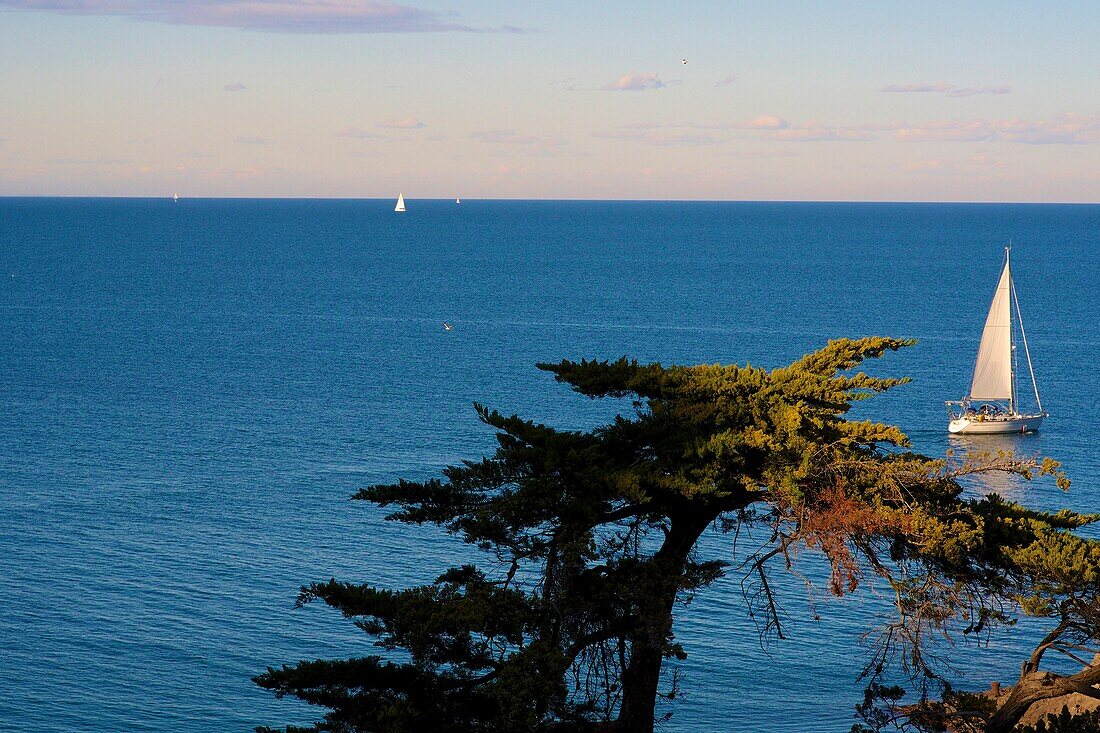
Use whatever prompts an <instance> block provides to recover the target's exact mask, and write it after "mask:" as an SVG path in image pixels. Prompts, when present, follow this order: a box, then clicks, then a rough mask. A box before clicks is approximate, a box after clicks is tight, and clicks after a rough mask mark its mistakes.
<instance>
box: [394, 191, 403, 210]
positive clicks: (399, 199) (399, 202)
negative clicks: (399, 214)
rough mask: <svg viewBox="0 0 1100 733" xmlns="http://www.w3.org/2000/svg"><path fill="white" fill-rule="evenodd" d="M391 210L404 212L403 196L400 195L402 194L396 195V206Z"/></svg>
mask: <svg viewBox="0 0 1100 733" xmlns="http://www.w3.org/2000/svg"><path fill="white" fill-rule="evenodd" d="M393 210H394V211H404V210H405V194H402V193H399V194H397V206H395V207H393Z"/></svg>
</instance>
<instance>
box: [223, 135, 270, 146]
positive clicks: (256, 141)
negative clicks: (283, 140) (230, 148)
mask: <svg viewBox="0 0 1100 733" xmlns="http://www.w3.org/2000/svg"><path fill="white" fill-rule="evenodd" d="M233 142H235V143H240V144H241V145H271V144H272V143H274V142H275V141H274V140H272V139H271V138H269V137H238V138H237V139H235V140H234V141H233Z"/></svg>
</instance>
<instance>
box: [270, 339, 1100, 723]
mask: <svg viewBox="0 0 1100 733" xmlns="http://www.w3.org/2000/svg"><path fill="white" fill-rule="evenodd" d="M911 343H912V342H911V341H907V340H900V339H890V338H864V339H858V340H848V339H841V340H836V341H831V342H830V343H829V344H828V345H827V346H826V347H825V348H823V349H821V350H819V351H816V352H814V353H811V354H808V355H806V356H804V357H803V358H802V359H799V360H798V361H796V362H794V363H793V364H791V365H790V366H787V367H783V368H780V369H774V370H770V371H768V370H764V369H760V368H756V367H751V366H722V365H701V366H688V367H681V366H672V367H664V366H661V365H659V364H648V365H642V364H638V363H637V362H634V361H628V360H626V359H621V360H619V361H616V362H594V361H581V362H569V361H563V362H561V363H560V364H542V365H539V366H540V368H541V369H544V370H546V371H548V372H551V373H553V374H554V375H555V377H556V378H557V380H558V381H560V382H564V383H566V384H568V385H570V386H572V388H573V389H574V390H575V391H577V392H579V393H581V394H583V395H587V396H589V397H594V398H599V397H630V398H632V399H633V401H634V402H633V404H634V410H633V412H632V414H627V415H620V416H619V417H617V418H615V419H614V420H613V421H611V422H610V423H608V424H606V425H602V426H600V427H597V428H595V429H593V430H590V431H562V430H555V429H554V428H551V427H548V426H545V425H540V424H537V423H534V422H530V421H526V420H522V419H520V418H519V417H516V416H511V417H506V416H503V415H501V414H499V413H497V412H495V411H492V410H489V409H487V408H485V407H482V406H480V405H479V406H477V411H478V414H479V416H480V418H481V419H482V420H483V421H484V422H485V423H486V424H487V425H489V426H491V427H492V428H493V429H495V431H496V435H497V441H498V447H497V449H496V452H495V453H494V454H493V455H492V456H490V457H487V458H484V459H482V460H479V461H467V462H464V463H463V464H461V465H458V466H451V467H449V468H447V469H445V470H444V471H443V476H442V478H441V479H434V480H430V481H426V482H408V481H400V482H399V483H396V484H387V485H379V486H372V487H370V488H367V489H364V490H362V491H360V492H359V493H358V494H357V495H356V498H358V499H363V500H367V501H371V502H374V503H376V504H379V505H382V506H386V507H392V508H393V512H392V514H390V515H389V517H388V518H389V519H392V520H395V521H401V522H409V523H434V524H437V525H439V526H441V527H443V528H445V529H446V530H447V531H449V532H451V533H454V534H456V535H458V536H460V537H462V538H463V539H464V540H465V541H466V542H468V543H471V544H473V545H475V546H477V547H479V548H481V549H483V550H485V551H486V552H487V554H488V560H487V563H486V567H487V568H488V569H479V568H477V567H473V566H463V567H457V568H451V569H450V570H448V571H446V572H445V573H443V574H442V575H441V576H440V577H439V578H438V580H437V581H436V582H435V583H432V584H430V585H427V586H422V587H416V588H411V589H407V590H400V591H393V590H387V589H380V588H375V587H372V586H370V585H357V584H350V583H344V582H339V581H336V580H330V581H328V582H322V583H315V584H313V585H310V586H307V587H305V588H303V589H302V592H301V595H300V597H299V603H306V602H310V601H313V600H315V599H320V600H322V601H324V602H325V603H327V604H328V605H330V606H332V607H334V608H336V609H338V610H339V611H340V612H341V613H343V614H344V615H345V616H346V617H349V618H352V619H355V623H356V625H358V626H359V627H360V628H361V629H362V630H363V631H364V632H365V633H367V634H369V635H370V636H371V637H373V638H374V639H375V640H376V643H377V645H378V647H379V648H380V654H379V655H377V656H372V657H366V658H357V659H346V660H328V661H313V662H300V663H298V664H297V665H294V666H288V667H283V668H281V669H268V671H267V672H266V673H264V674H262V675H260V676H259V677H257V678H256V682H257V683H258V684H260V685H261V686H263V687H265V688H267V689H270V690H272V691H274V692H275V693H276V695H278V696H283V695H292V696H294V697H297V698H300V699H302V700H305V701H307V702H309V703H312V704H316V705H319V706H322V707H325V708H327V709H328V712H327V713H326V714H325V716H324V719H323V720H322V721H321V722H319V723H318V724H317V725H316V727H315V728H310V729H309V730H326V731H340V732H345V731H347V732H351V731H410V732H411V731H421V730H435V731H455V732H456V733H458V732H463V733H465V732H471V733H472V732H474V731H478V732H480V731H484V732H490V731H502V732H503V731H509V732H511V731H586V730H591V731H596V730H601V731H624V732H625V731H646V732H648V731H652V730H653V728H654V724H655V716H656V715H657V705H656V704H657V700H658V698H659V697H662V696H663V697H666V698H672V697H675V694H676V692H677V690H678V688H679V684H680V681H679V679H678V677H677V676H676V675H675V674H674V673H673V674H670V673H669V672H668V669H667V668H668V666H669V665H667V663H666V662H667V660H668V659H669V658H671V657H683V656H684V654H685V653H686V652H685V650H684V649H683V648H682V647H681V646H680V645H679V644H677V643H676V641H675V637H674V634H673V618H674V610H675V607H676V603H677V601H679V600H683V599H684V598H685V597H687V596H689V595H690V594H693V593H696V592H698V591H700V590H701V589H703V588H704V587H705V586H707V585H709V584H710V583H712V582H714V581H715V580H716V579H718V578H719V577H721V576H722V575H723V574H724V573H726V572H728V571H729V570H730V566H729V565H728V564H727V563H725V562H723V561H721V560H716V559H707V558H702V557H700V555H699V552H698V550H697V547H696V545H697V542H698V540H699V538H700V536H701V535H702V533H703V532H704V531H706V530H707V528H709V527H712V526H713V527H717V528H719V529H721V530H725V531H730V532H732V531H736V530H739V529H740V528H743V527H761V528H763V529H764V530H765V531H766V536H767V537H768V539H767V541H766V542H765V543H764V544H763V545H762V546H760V547H757V548H754V549H753V550H752V552H751V553H750V554H749V556H748V557H747V558H745V564H744V565H743V566H742V567H743V568H745V569H747V572H748V573H749V575H750V577H751V578H752V579H753V581H754V583H753V587H754V589H755V590H754V592H753V594H752V595H751V597H749V598H748V599H747V600H748V606H747V608H748V611H749V612H750V613H753V614H754V615H756V616H757V617H758V618H759V619H760V620H761V625H762V628H763V629H764V630H765V631H766V632H768V633H771V634H774V635H776V636H779V637H782V636H783V628H782V626H781V623H780V619H781V614H780V613H779V612H778V609H777V606H776V602H775V598H774V596H773V594H772V593H771V586H770V584H769V582H768V576H769V573H770V572H772V571H773V567H772V566H773V565H774V563H775V562H776V561H778V562H779V566H778V567H779V568H780V569H782V568H783V567H784V562H785V561H789V558H790V555H791V553H793V552H795V551H798V550H810V551H815V552H820V553H821V554H823V555H824V557H825V558H827V560H828V562H829V565H830V567H831V569H832V570H831V577H830V579H829V586H830V590H831V591H832V592H834V593H836V594H838V595H839V594H843V593H847V592H850V591H852V590H854V589H855V588H856V587H857V586H858V585H859V584H860V582H861V581H862V580H863V579H864V578H865V577H867V576H868V575H870V576H873V577H876V578H880V579H881V581H882V582H884V583H886V584H888V585H889V587H890V588H891V589H892V590H893V592H894V593H895V595H896V603H897V617H896V618H895V619H894V620H893V621H892V622H891V623H889V624H887V625H886V626H884V628H883V629H882V635H881V637H880V642H879V644H878V645H877V646H875V648H874V650H873V655H872V658H871V660H870V665H869V669H870V670H871V672H872V674H878V673H881V672H883V671H884V670H886V669H887V668H888V666H889V665H891V663H899V664H900V665H901V667H902V668H904V669H907V670H909V671H910V672H913V673H914V674H921V673H928V674H932V673H934V670H933V665H932V661H934V660H929V659H928V658H927V657H926V656H925V654H924V649H925V647H926V644H925V642H924V639H925V636H926V635H927V634H928V633H929V631H930V630H931V629H943V628H945V627H948V626H950V625H952V624H956V623H962V624H963V625H964V626H968V627H969V630H971V631H975V630H977V631H983V630H987V629H988V628H989V627H990V626H991V625H993V624H995V623H997V622H1000V621H1004V620H1007V619H1008V618H1009V614H1008V610H1009V609H1010V607H1014V606H1013V604H1014V603H1016V602H1017V601H1020V600H1024V599H1025V598H1026V602H1027V603H1029V604H1030V608H1031V609H1032V610H1034V611H1035V612H1038V613H1043V612H1050V609H1054V608H1056V607H1057V606H1058V604H1059V603H1062V602H1064V601H1065V600H1066V599H1067V598H1070V597H1075V595H1079V594H1080V593H1081V592H1083V591H1084V590H1086V589H1087V588H1090V587H1095V584H1096V583H1097V578H1096V577H1095V576H1096V565H1095V563H1094V562H1093V560H1094V558H1095V557H1097V555H1096V553H1097V552H1100V550H1098V543H1094V542H1087V541H1085V540H1083V539H1081V538H1079V537H1077V536H1076V535H1074V534H1073V532H1072V530H1074V529H1075V528H1078V527H1080V526H1082V525H1084V524H1086V523H1088V522H1091V521H1093V520H1094V519H1095V517H1091V516H1082V515H1078V514H1074V513H1072V512H1069V511H1063V512H1059V513H1057V514H1051V513H1044V512H1037V511H1032V510H1029V509H1026V508H1024V507H1022V506H1019V505H1017V504H1013V503H1010V502H1005V501H1002V500H1000V499H998V498H996V497H994V496H989V497H986V498H983V499H969V498H965V497H964V495H963V491H962V487H961V485H960V479H962V478H963V477H964V476H966V475H968V474H971V473H975V472H987V471H1007V472H1014V473H1018V474H1021V475H1024V476H1025V477H1028V478H1030V477H1031V475H1032V474H1033V473H1052V474H1055V475H1056V476H1057V478H1058V480H1059V482H1060V483H1067V482H1065V478H1064V476H1062V475H1061V473H1060V472H1059V470H1058V466H1057V464H1056V463H1054V462H1052V461H1045V462H1037V461H1035V460H1029V459H1018V458H1015V457H1013V456H1009V455H1004V454H1001V455H996V456H982V457H965V458H963V459H950V460H931V459H928V458H925V457H922V456H919V455H915V454H913V453H911V452H909V451H908V450H906V448H907V439H906V437H905V436H904V435H903V434H902V432H901V431H900V430H899V429H898V428H896V427H893V426H890V425H885V424H880V423H876V422H871V421H863V420H850V419H847V418H846V414H847V412H848V411H849V409H850V407H851V405H852V404H853V403H854V402H856V401H858V400H862V399H865V398H867V397H869V396H871V395H873V394H874V393H877V392H882V391H885V390H887V389H890V388H892V387H895V386H897V385H900V384H903V383H905V382H906V381H907V380H906V379H883V378H876V377H871V376H868V375H866V374H864V373H862V372H859V373H852V370H853V369H855V368H856V367H858V366H859V365H860V364H861V363H862V361H863V360H864V359H867V358H871V357H878V356H881V355H882V354H884V353H885V352H886V351H894V350H897V349H899V348H901V347H904V346H907V345H909V344H911ZM786 567H789V564H787V565H786ZM261 730H263V729H261Z"/></svg>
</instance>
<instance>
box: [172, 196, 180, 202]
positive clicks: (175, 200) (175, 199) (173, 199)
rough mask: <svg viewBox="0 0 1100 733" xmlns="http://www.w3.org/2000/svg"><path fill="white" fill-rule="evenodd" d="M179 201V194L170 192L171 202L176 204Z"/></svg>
mask: <svg viewBox="0 0 1100 733" xmlns="http://www.w3.org/2000/svg"><path fill="white" fill-rule="evenodd" d="M179 202H180V195H179V194H178V193H174V194H172V203H174V204H178V203H179Z"/></svg>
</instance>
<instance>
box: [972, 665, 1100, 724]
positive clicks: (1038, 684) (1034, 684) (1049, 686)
mask: <svg viewBox="0 0 1100 733" xmlns="http://www.w3.org/2000/svg"><path fill="white" fill-rule="evenodd" d="M1097 682H1100V667H1091V668H1086V669H1085V670H1083V671H1081V672H1078V673H1077V674H1075V675H1073V676H1071V677H1062V676H1059V675H1056V674H1052V673H1050V672H1025V673H1024V674H1022V675H1020V681H1019V682H1017V683H1016V686H1015V687H1013V688H1012V692H1011V693H1010V694H1009V696H1008V699H1007V700H1005V701H1004V704H1003V705H1001V706H1000V707H999V708H997V711H996V712H995V713H993V716H992V717H991V718H990V719H989V722H988V723H986V726H985V733H1010V731H1011V730H1012V729H1013V728H1015V727H1016V724H1017V723H1019V722H1020V719H1021V718H1023V717H1024V715H1025V714H1026V713H1027V710H1028V708H1030V707H1031V706H1032V705H1034V704H1035V703H1037V702H1039V701H1040V700H1049V699H1051V698H1054V697H1062V696H1063V695H1069V694H1070V693H1073V692H1078V693H1081V694H1083V695H1088V696H1090V697H1100V690H1096V689H1094V688H1092V685H1093V684H1096V683H1097Z"/></svg>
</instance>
